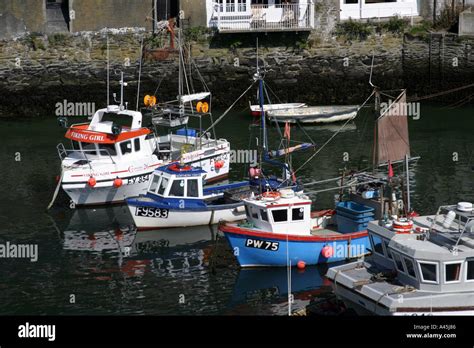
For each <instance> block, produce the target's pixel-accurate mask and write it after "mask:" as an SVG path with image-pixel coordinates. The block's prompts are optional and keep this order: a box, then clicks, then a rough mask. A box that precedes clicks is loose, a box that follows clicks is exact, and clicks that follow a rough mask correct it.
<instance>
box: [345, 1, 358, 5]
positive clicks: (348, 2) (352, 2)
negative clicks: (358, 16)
mask: <svg viewBox="0 0 474 348" xmlns="http://www.w3.org/2000/svg"><path fill="white" fill-rule="evenodd" d="M358 3H359V0H344V4H358Z"/></svg>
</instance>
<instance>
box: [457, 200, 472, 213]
mask: <svg viewBox="0 0 474 348" xmlns="http://www.w3.org/2000/svg"><path fill="white" fill-rule="evenodd" d="M457 210H459V211H463V212H467V213H470V212H471V211H472V203H469V202H459V203H458V205H457Z"/></svg>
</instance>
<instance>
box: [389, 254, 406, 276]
mask: <svg viewBox="0 0 474 348" xmlns="http://www.w3.org/2000/svg"><path fill="white" fill-rule="evenodd" d="M392 257H393V258H392V260H393V263H394V264H395V269H396V270H397V272H401V273H403V274H408V272H407V270H406V267H405V263H404V262H403V259H402V258H403V256H402V255H401V254H400V253H398V252H396V251H392ZM397 257H398V258H399V260H400V263H401V265H402V269H399V268H398V264H397Z"/></svg>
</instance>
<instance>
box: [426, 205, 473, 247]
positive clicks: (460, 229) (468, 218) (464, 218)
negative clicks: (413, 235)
mask: <svg viewBox="0 0 474 348" xmlns="http://www.w3.org/2000/svg"><path fill="white" fill-rule="evenodd" d="M449 212H454V213H455V214H456V215H455V217H454V218H453V219H452V221H451V222H450V223H449V226H448V227H446V226H445V225H444V223H445V222H446V219H447V217H446V218H445V220H444V221H441V220H440V219H439V217H440V216H442V215H444V214H445V213H446V216H447V214H448V213H449ZM454 223H457V231H455V230H454V231H453V229H452V228H451V226H452V225H453V224H454ZM436 224H441V225H442V226H443V227H444V230H443V231H436V230H435V225H436ZM473 226H474V215H473V214H472V213H468V212H462V211H459V210H457V205H443V206H440V207H439V208H438V210H437V211H436V215H435V217H434V219H433V221H431V226H430V228H429V231H428V237H429V236H430V234H431V233H433V232H434V233H438V234H439V233H441V234H445V235H447V234H450V235H454V236H453V237H455V238H449V239H452V240H453V241H454V242H455V244H454V246H453V249H457V246H458V244H459V242H460V241H461V238H462V237H463V236H464V233H465V232H466V231H467V229H468V227H469V228H472V227H473Z"/></svg>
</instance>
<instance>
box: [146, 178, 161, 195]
mask: <svg viewBox="0 0 474 348" xmlns="http://www.w3.org/2000/svg"><path fill="white" fill-rule="evenodd" d="M160 178H161V176H159V175H153V180H152V182H151V184H150V188H149V189H148V191H151V192H153V193H155V192H156V189H157V188H158V183H159V182H160Z"/></svg>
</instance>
